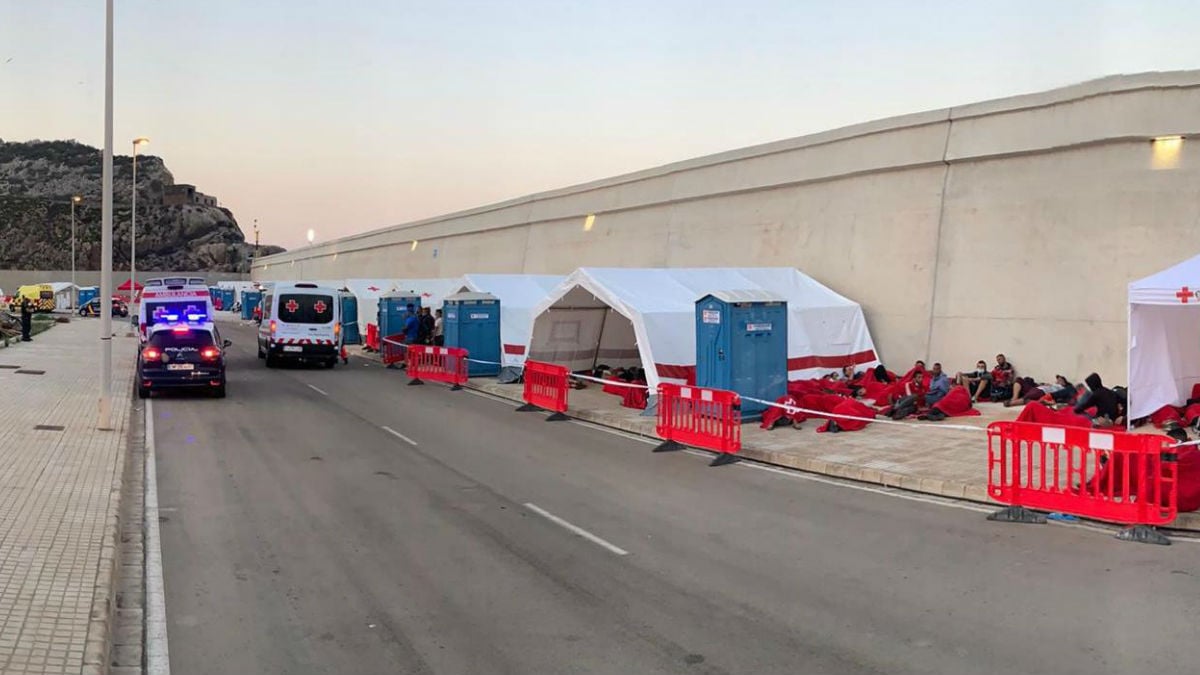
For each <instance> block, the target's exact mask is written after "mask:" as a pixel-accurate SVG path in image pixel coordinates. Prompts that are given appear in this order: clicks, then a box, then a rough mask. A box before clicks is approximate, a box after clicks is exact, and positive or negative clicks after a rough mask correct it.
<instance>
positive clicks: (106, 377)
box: [96, 0, 113, 430]
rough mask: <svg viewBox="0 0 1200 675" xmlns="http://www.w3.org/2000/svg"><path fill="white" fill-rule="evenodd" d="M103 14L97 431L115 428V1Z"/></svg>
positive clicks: (108, 4) (111, 0) (107, 6)
mask: <svg viewBox="0 0 1200 675" xmlns="http://www.w3.org/2000/svg"><path fill="white" fill-rule="evenodd" d="M104 5H105V8H104V9H105V12H104V155H103V158H104V159H103V164H101V167H102V169H101V185H102V191H101V194H102V195H103V197H102V201H101V209H100V213H101V216H100V222H101V226H100V232H101V234H100V303H101V305H100V307H101V309H100V405H99V410H98V415H97V418H96V427H97V428H98V429H110V430H111V429H112V428H113V426H112V312H110V311H106V310H108V309H109V308H108V307H106V306H105V304H106V303H108V302H109V298H110V297H112V285H113V284H112V207H113V175H112V172H113V162H112V153H113V0H106V1H105V3H104Z"/></svg>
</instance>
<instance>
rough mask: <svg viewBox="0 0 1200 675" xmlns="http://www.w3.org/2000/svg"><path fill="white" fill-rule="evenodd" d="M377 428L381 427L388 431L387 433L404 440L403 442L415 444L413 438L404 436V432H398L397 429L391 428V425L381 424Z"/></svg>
mask: <svg viewBox="0 0 1200 675" xmlns="http://www.w3.org/2000/svg"><path fill="white" fill-rule="evenodd" d="M379 428H380V429H383V430H384V431H386V432H388V433H389V434H391V435H393V436H395V437H396V438H399V439H400V440H402V441H404V442H405V443H408V444H409V445H412V446H416V444H417V442H416V441H414V440H413V439H411V438H409V437H408V436H405V435H404V434H402V433H400V432H399V431H396V430H395V429H393V428H391V427H383V426H381V427H379Z"/></svg>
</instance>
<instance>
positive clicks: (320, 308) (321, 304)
mask: <svg viewBox="0 0 1200 675" xmlns="http://www.w3.org/2000/svg"><path fill="white" fill-rule="evenodd" d="M326 307H328V305H326V304H325V301H324V300H318V301H317V304H315V305H313V309H315V310H317V314H324V313H325V308H326Z"/></svg>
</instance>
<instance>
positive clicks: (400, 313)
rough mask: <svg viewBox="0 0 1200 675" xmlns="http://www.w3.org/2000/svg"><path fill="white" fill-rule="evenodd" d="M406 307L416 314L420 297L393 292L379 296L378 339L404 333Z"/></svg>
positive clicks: (407, 292)
mask: <svg viewBox="0 0 1200 675" xmlns="http://www.w3.org/2000/svg"><path fill="white" fill-rule="evenodd" d="M408 305H412V306H413V309H414V310H416V311H417V312H420V310H421V295H420V294H419V293H414V292H412V291H393V292H391V293H384V294H383V295H381V296H379V315H378V317H377V319H378V326H379V339H381V340H382V339H383V338H385V337H391V336H392V335H396V334H398V333H403V332H404V317H405V315H406V314H407V313H408Z"/></svg>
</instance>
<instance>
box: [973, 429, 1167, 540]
mask: <svg viewBox="0 0 1200 675" xmlns="http://www.w3.org/2000/svg"><path fill="white" fill-rule="evenodd" d="M1173 445H1174V441H1173V440H1172V439H1170V438H1168V437H1166V436H1160V435H1157V434H1130V433H1126V432H1124V431H1107V430H1099V429H1088V428H1083V427H1059V426H1047V425H1042V424H1034V423H1029V422H993V423H992V424H990V425H988V495H989V496H990V497H991V498H992V499H994V500H996V501H997V502H1000V503H1001V504H1007V505H1008V508H1005V509H1002V510H1000V511H997V512H996V513H993V514H991V515H990V516H988V519H989V520H999V521H1004V522H1020V523H1044V522H1046V516H1045V515H1043V514H1041V513H1036V512H1034V511H1031V510H1030V509H1038V510H1041V511H1051V512H1057V513H1063V514H1068V515H1070V516H1077V517H1081V518H1091V519H1094V520H1101V521H1106V522H1111V523H1119V524H1122V525H1128V526H1129V527H1128V528H1126V529H1125V530H1123V531H1122V532H1121V533H1120V534H1118V535H1117V537H1118V538H1119V539H1124V540H1129V541H1138V542H1143V543H1155V544H1169V543H1170V540H1168V539H1167V538H1166V537H1165V536H1163V535H1162V533H1160V532H1158V531H1157V530H1156V529H1154V526H1156V525H1165V524H1167V523H1170V522H1171V521H1173V520H1175V516H1176V515H1177V513H1178V505H1177V499H1178V487H1179V486H1178V482H1177V474H1178V467H1177V464H1176V455H1175V452H1174V448H1173Z"/></svg>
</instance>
